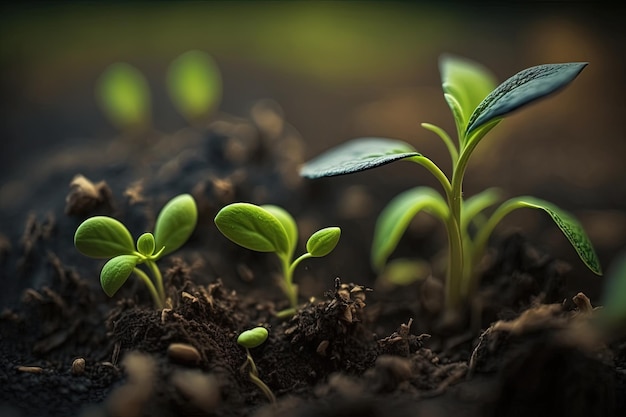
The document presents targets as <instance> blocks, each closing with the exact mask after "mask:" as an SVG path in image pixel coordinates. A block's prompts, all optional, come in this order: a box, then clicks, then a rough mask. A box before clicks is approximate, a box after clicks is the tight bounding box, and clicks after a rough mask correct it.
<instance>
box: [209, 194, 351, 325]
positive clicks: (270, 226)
mask: <svg viewBox="0 0 626 417" xmlns="http://www.w3.org/2000/svg"><path fill="white" fill-rule="evenodd" d="M215 224H216V225H217V228H218V229H219V230H220V232H222V234H223V235H224V236H226V237H227V238H228V239H230V240H232V241H233V242H235V243H236V244H238V245H240V246H243V247H244V248H246V249H250V250H254V251H257V252H274V253H275V254H276V255H277V256H278V258H279V259H280V262H281V266H282V272H283V281H281V288H282V290H283V292H284V293H285V295H286V296H287V299H288V300H289V305H290V308H289V309H287V310H284V311H281V312H279V313H278V315H279V316H284V317H288V316H290V315H293V314H294V313H295V310H296V307H297V306H298V286H297V285H296V284H294V283H293V272H294V269H295V268H296V266H297V265H298V264H299V263H300V262H302V261H303V260H305V259H308V258H319V257H322V256H326V255H328V254H329V253H330V252H332V251H333V249H335V246H337V243H338V242H339V237H340V236H341V229H340V228H338V227H327V228H324V229H321V230H318V231H317V232H315V233H313V235H311V237H310V238H309V240H308V241H307V243H306V250H307V252H306V253H304V254H303V255H301V256H300V257H298V258H296V259H295V260H293V254H294V251H295V250H296V245H297V243H298V227H297V225H296V222H295V220H294V219H293V217H292V216H291V215H290V214H289V213H287V212H286V211H285V210H284V209H282V208H280V207H278V206H272V205H264V206H257V205H254V204H250V203H233V204H230V205H228V206H226V207H224V208H222V209H221V210H220V211H219V212H218V213H217V215H216V216H215Z"/></svg>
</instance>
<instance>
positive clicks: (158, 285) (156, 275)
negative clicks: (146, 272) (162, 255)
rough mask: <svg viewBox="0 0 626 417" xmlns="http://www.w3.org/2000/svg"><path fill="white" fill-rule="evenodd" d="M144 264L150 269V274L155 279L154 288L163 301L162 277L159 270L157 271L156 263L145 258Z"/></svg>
mask: <svg viewBox="0 0 626 417" xmlns="http://www.w3.org/2000/svg"><path fill="white" fill-rule="evenodd" d="M146 265H148V268H150V271H152V275H153V276H154V280H155V281H156V289H157V292H158V293H159V296H160V297H161V300H163V302H165V288H163V277H162V276H161V271H159V267H158V266H157V265H156V263H155V262H154V261H151V260H149V259H148V260H146Z"/></svg>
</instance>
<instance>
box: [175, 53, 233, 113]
mask: <svg viewBox="0 0 626 417" xmlns="http://www.w3.org/2000/svg"><path fill="white" fill-rule="evenodd" d="M167 87H168V90H169V94H170V97H171V99H172V102H173V103H174V105H175V106H176V107H177V108H178V111H179V112H180V113H181V114H182V115H183V116H184V117H186V118H187V119H188V120H194V119H198V118H201V117H206V116H207V115H208V114H210V112H211V111H212V110H215V109H216V108H217V106H218V104H219V102H220V100H221V97H222V76H221V74H220V71H219V69H218V67H217V64H216V63H215V61H214V60H213V58H212V57H211V56H210V55H209V54H207V53H205V52H202V51H188V52H185V53H184V54H182V55H180V56H179V57H178V58H176V59H175V60H174V61H173V62H172V64H171V65H170V67H169V69H168V72H167Z"/></svg>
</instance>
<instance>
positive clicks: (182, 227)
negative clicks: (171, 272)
mask: <svg viewBox="0 0 626 417" xmlns="http://www.w3.org/2000/svg"><path fill="white" fill-rule="evenodd" d="M197 218H198V212H197V208H196V203H195V201H194V199H193V197H192V196H190V195H189V194H182V195H179V196H177V197H174V198H173V199H171V200H170V201H169V202H168V203H167V204H166V205H165V206H164V207H163V209H162V210H161V212H160V213H159V215H158V217H157V220H156V224H155V228H154V234H152V233H144V234H142V235H141V236H139V238H138V239H137V244H136V247H135V244H134V243H133V238H132V236H131V234H130V232H129V231H128V229H127V228H126V226H124V225H123V224H122V223H121V222H120V221H118V220H116V219H113V218H111V217H107V216H95V217H90V218H88V219H87V220H85V221H84V222H82V223H81V224H80V226H78V228H77V229H76V233H75V235H74V245H75V246H76V248H77V249H78V250H79V251H80V252H81V253H82V254H83V255H87V256H90V257H92V258H105V259H109V260H108V261H107V262H106V263H105V264H104V266H103V267H102V271H101V272H100V284H101V285H102V289H103V290H104V292H105V293H106V294H107V295H108V296H109V297H113V295H115V293H116V292H117V291H118V290H119V289H120V288H121V287H122V285H124V283H125V282H126V280H127V279H128V277H130V275H131V274H132V273H135V275H136V276H137V277H139V279H141V281H142V282H143V283H144V284H145V285H146V287H148V290H149V291H150V295H151V296H152V298H153V300H154V304H155V305H156V307H157V308H163V307H164V305H165V290H164V288H163V278H162V276H161V272H160V271H159V268H158V267H157V264H156V262H157V261H158V260H159V259H161V258H162V257H163V256H165V255H167V254H170V253H172V252H174V251H175V250H177V249H178V248H180V247H181V246H182V245H183V244H184V243H185V242H186V241H187V239H189V237H190V236H191V234H192V233H193V231H194V229H195V227H196V221H197ZM141 264H144V265H145V266H146V267H147V269H148V273H146V272H144V270H142V269H140V268H139V265H141ZM150 275H151V277H150Z"/></svg>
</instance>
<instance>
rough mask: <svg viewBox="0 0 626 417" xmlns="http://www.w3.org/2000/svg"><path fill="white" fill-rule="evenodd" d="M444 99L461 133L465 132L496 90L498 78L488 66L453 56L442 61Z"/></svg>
mask: <svg viewBox="0 0 626 417" xmlns="http://www.w3.org/2000/svg"><path fill="white" fill-rule="evenodd" d="M439 72H440V73H441V86H442V87H443V92H444V98H445V99H446V102H447V103H448V106H449V107H450V110H452V114H453V115H454V120H455V122H456V125H457V128H458V130H459V132H465V129H466V128H467V123H468V121H469V118H470V116H471V115H472V113H473V112H474V109H475V108H476V107H477V106H478V105H479V104H480V102H481V101H483V99H484V98H485V97H487V95H488V94H489V93H491V91H492V90H493V89H494V88H495V87H496V85H497V83H496V78H495V76H494V75H493V74H492V73H491V72H490V71H489V70H487V68H485V67H484V66H482V65H480V64H479V63H477V62H474V61H471V60H469V59H465V58H460V57H456V56H453V55H450V54H445V55H442V56H441V58H440V59H439Z"/></svg>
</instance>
